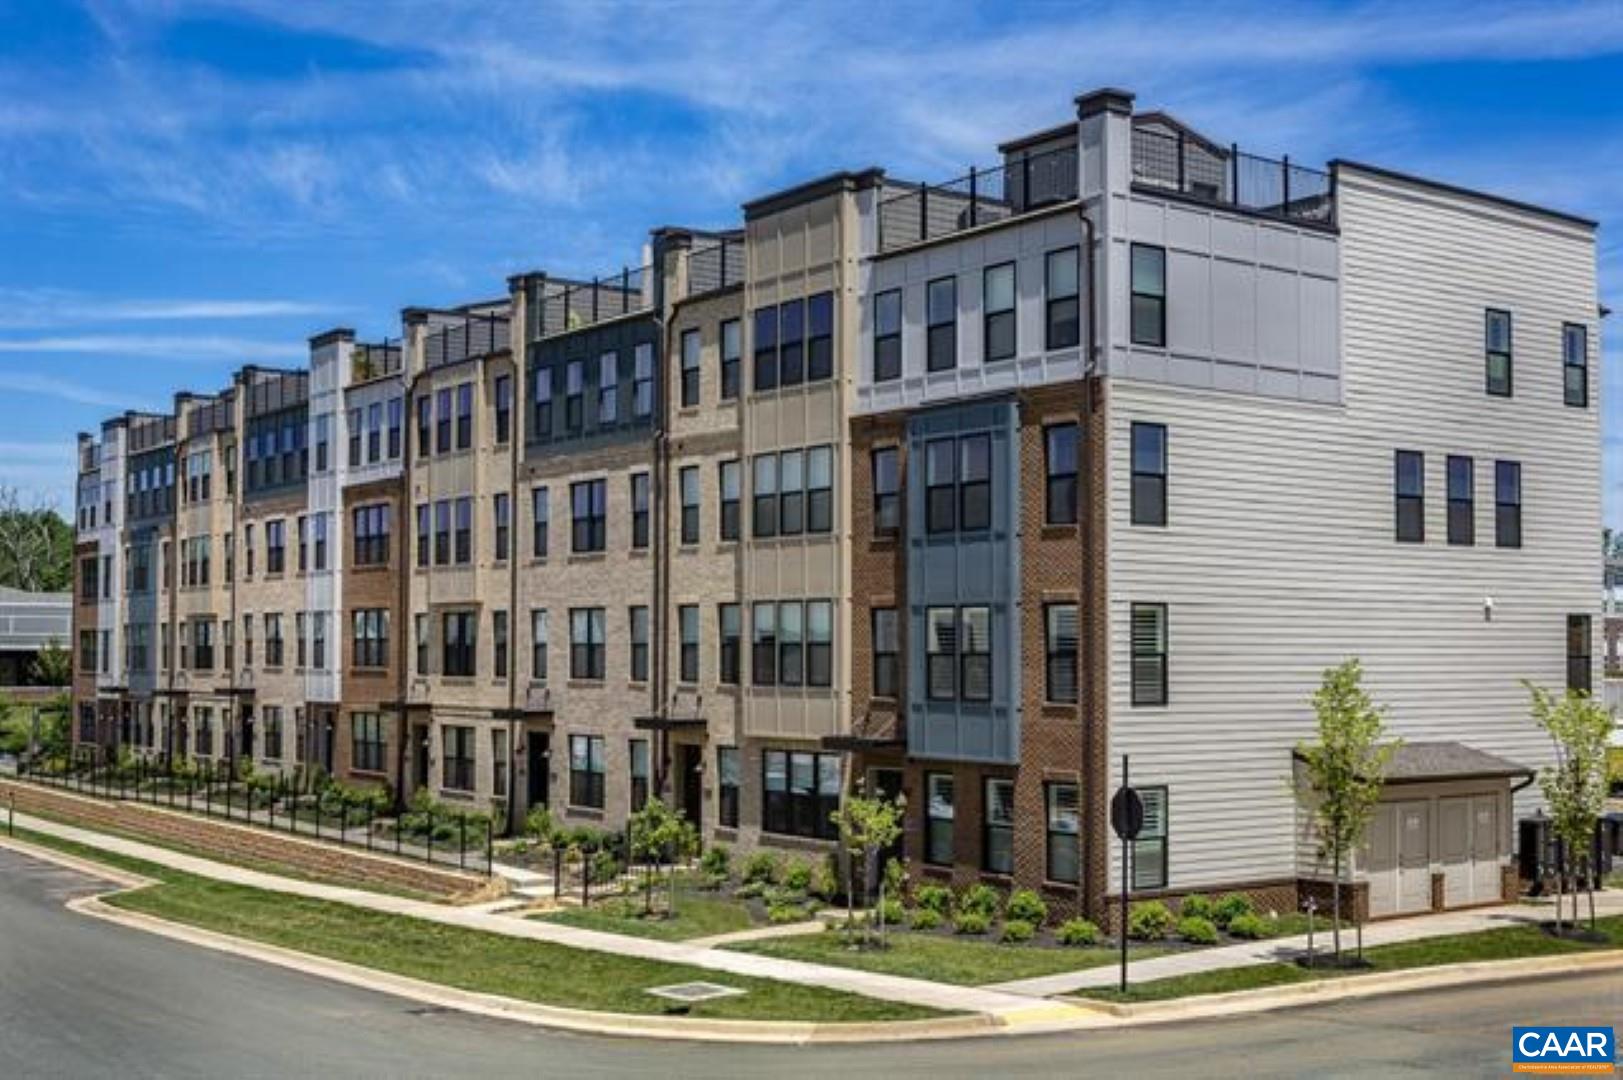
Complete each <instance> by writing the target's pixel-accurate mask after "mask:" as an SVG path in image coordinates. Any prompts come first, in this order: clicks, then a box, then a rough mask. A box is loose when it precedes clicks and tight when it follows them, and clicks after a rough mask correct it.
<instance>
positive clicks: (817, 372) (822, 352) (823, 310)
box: [806, 292, 834, 382]
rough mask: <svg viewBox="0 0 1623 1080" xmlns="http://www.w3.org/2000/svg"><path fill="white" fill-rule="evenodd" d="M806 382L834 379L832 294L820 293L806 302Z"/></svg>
mask: <svg viewBox="0 0 1623 1080" xmlns="http://www.w3.org/2000/svg"><path fill="white" fill-rule="evenodd" d="M806 321H807V323H808V332H807V335H806V381H807V382H821V381H822V380H823V379H831V378H833V377H834V294H833V293H827V292H821V293H818V294H817V295H815V296H812V297H808V298H807V300H806Z"/></svg>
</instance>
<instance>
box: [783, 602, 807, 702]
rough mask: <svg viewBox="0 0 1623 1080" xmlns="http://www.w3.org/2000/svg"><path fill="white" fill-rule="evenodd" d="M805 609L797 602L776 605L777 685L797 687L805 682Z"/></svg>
mask: <svg viewBox="0 0 1623 1080" xmlns="http://www.w3.org/2000/svg"><path fill="white" fill-rule="evenodd" d="M804 618H805V608H804V607H803V606H802V605H801V604H800V602H799V601H793V602H791V601H785V602H783V603H780V604H779V605H778V685H779V686H799V685H801V684H802V683H803V682H805V681H806V668H805V664H806V653H805V641H806V635H805V626H804V623H803V620H804Z"/></svg>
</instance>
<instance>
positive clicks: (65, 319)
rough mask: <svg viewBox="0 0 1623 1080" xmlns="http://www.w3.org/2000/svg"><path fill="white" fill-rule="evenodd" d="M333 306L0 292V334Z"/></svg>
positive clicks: (284, 313) (269, 315) (290, 313)
mask: <svg viewBox="0 0 1623 1080" xmlns="http://www.w3.org/2000/svg"><path fill="white" fill-rule="evenodd" d="M333 310H334V305H332V304H318V303H311V302H309V301H303V300H248V299H240V300H239V299H210V298H202V297H195V298H185V297H177V298H149V299H143V298H139V297H117V296H93V295H87V294H85V293H79V292H72V291H68V290H63V289H16V288H0V330H14V329H31V328H40V327H49V326H60V325H64V324H69V323H72V324H77V325H83V324H86V323H95V324H108V323H125V322H212V321H220V320H238V319H277V318H294V317H307V316H314V315H321V314H324V313H328V312H331V311H333Z"/></svg>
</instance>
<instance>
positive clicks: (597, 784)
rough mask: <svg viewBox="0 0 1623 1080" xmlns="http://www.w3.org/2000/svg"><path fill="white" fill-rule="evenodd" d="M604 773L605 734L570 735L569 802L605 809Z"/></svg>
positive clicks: (572, 804)
mask: <svg viewBox="0 0 1623 1080" xmlns="http://www.w3.org/2000/svg"><path fill="white" fill-rule="evenodd" d="M604 777H605V770H604V765H603V736H601V735H571V736H569V805H571V806H581V807H586V808H588V809H593V810H601V809H603V805H604V798H603V787H604Z"/></svg>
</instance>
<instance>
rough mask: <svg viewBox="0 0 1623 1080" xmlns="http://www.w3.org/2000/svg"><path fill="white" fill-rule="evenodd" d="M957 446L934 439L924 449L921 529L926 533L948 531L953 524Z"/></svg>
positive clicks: (950, 441) (946, 440)
mask: <svg viewBox="0 0 1623 1080" xmlns="http://www.w3.org/2000/svg"><path fill="white" fill-rule="evenodd" d="M956 451H957V446H956V444H955V443H954V442H953V440H951V439H936V440H934V441H933V442H930V443H929V444H927V445H926V446H925V448H924V527H925V530H926V531H927V532H932V533H941V532H951V531H952V530H953V528H954V525H955V523H956V521H957V518H956V515H955V508H956V506H957V491H958V485H957V475H958V473H957V468H956V462H955V458H956V456H957V455H956Z"/></svg>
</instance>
